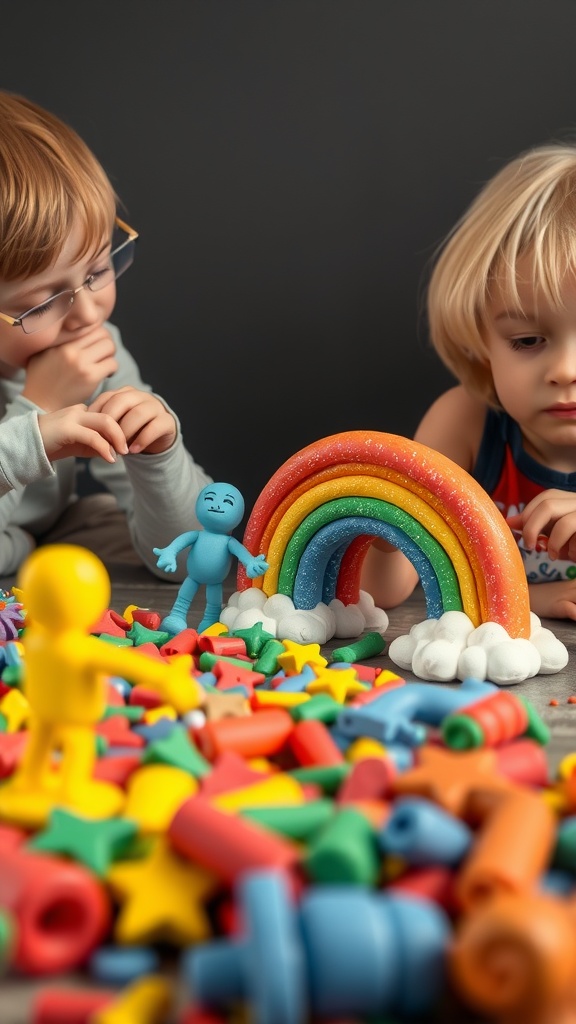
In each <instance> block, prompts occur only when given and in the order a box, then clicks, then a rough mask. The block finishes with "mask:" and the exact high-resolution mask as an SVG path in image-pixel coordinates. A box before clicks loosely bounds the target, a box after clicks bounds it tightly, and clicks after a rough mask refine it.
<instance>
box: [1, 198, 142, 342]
mask: <svg viewBox="0 0 576 1024" xmlns="http://www.w3.org/2000/svg"><path fill="white" fill-rule="evenodd" d="M115 223H116V227H118V228H120V230H121V231H123V232H124V233H125V234H127V235H128V238H126V239H125V240H124V241H123V242H122V244H121V245H118V246H117V247H116V248H115V249H113V250H112V252H111V253H110V255H109V257H108V260H109V265H108V266H107V267H105V268H104V269H103V270H97V271H96V272H95V273H94V274H90V276H89V277H87V278H86V280H85V281H84V283H83V284H81V285H79V287H78V288H67V289H66V291H63V292H58V294H57V295H52V296H51V297H50V298H49V299H46V301H45V302H41V303H40V305H39V306H33V307H32V309H27V310H26V312H25V313H22V314H21V316H17V317H13V316H8V314H7V313H0V320H4V321H5V323H7V324H10V325H11V327H21V328H22V330H23V331H24V334H34V333H35V332H36V331H43V330H44V328H45V327H51V326H52V324H55V323H57V322H58V320H63V319H64V317H65V316H66V314H67V313H68V311H69V309H70V306H71V305H72V304H73V302H74V299H75V298H76V296H77V294H78V292H81V291H82V289H83V288H89V289H90V291H91V292H99V291H100V289H101V288H106V287H107V285H109V284H112V281H117V280H118V278H119V277H121V276H122V274H123V273H124V271H125V270H128V267H131V266H132V264H133V262H134V251H135V247H136V239H137V238H138V232H137V231H134V229H133V228H131V227H128V224H125V223H124V221H122V220H120V218H119V217H116V221H115Z"/></svg>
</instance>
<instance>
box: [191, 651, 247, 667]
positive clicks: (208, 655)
mask: <svg viewBox="0 0 576 1024" xmlns="http://www.w3.org/2000/svg"><path fill="white" fill-rule="evenodd" d="M219 661H225V662H226V663H227V664H228V665H235V666H236V667H237V668H243V669H246V671H247V672H253V671H254V670H253V668H252V662H250V661H244V660H243V659H242V658H229V657H227V656H225V655H223V654H213V653H212V651H202V654H201V655H200V658H199V659H198V666H199V668H201V669H202V672H210V670H211V669H212V668H213V666H214V665H216V664H217V662H219Z"/></svg>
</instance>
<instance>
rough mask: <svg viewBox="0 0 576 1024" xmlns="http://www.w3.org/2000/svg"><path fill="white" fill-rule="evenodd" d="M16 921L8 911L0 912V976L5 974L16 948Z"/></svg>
mask: <svg viewBox="0 0 576 1024" xmlns="http://www.w3.org/2000/svg"><path fill="white" fill-rule="evenodd" d="M16 936H17V931H16V919H15V918H14V917H13V916H12V914H10V913H9V911H8V910H0V975H2V974H6V972H7V971H8V970H9V968H10V966H11V963H12V956H13V953H14V949H15V947H16Z"/></svg>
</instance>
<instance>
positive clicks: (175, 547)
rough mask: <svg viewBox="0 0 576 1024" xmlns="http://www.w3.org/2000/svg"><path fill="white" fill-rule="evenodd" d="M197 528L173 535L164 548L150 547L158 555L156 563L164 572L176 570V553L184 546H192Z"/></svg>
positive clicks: (195, 539) (197, 532) (196, 535)
mask: <svg viewBox="0 0 576 1024" xmlns="http://www.w3.org/2000/svg"><path fill="white" fill-rule="evenodd" d="M199 532H200V531H199V530H189V531H188V533H181V534H180V536H179V537H175V538H174V540H173V541H171V542H170V544H167V545H166V547H165V548H152V550H153V552H154V554H155V555H158V561H157V562H156V565H157V566H158V568H159V569H164V570H165V571H166V572H176V555H178V554H179V552H180V551H183V550H184V548H189V547H192V545H193V544H195V543H196V541H197V540H198V534H199Z"/></svg>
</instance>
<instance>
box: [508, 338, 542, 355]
mask: <svg viewBox="0 0 576 1024" xmlns="http://www.w3.org/2000/svg"><path fill="white" fill-rule="evenodd" d="M545 341H546V338H544V337H543V336H542V335H541V334H527V335H526V336H525V337H523V338H510V346H511V348H513V349H514V351H515V352H518V351H524V352H526V351H528V350H529V349H534V348H539V347H540V345H543V344H544V343H545Z"/></svg>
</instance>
